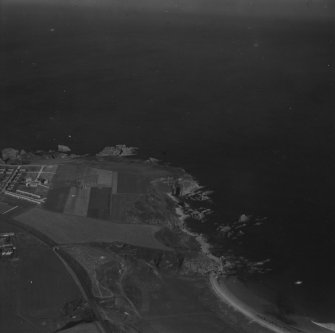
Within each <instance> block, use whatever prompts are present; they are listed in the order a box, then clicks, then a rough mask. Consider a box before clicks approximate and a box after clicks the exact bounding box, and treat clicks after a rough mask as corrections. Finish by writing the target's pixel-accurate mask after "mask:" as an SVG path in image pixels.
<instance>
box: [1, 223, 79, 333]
mask: <svg viewBox="0 0 335 333" xmlns="http://www.w3.org/2000/svg"><path fill="white" fill-rule="evenodd" d="M9 231H11V232H15V234H16V246H17V254H18V258H17V259H15V260H14V261H8V260H4V259H1V260H0V281H1V284H0V298H1V303H0V332H3V333H49V332H52V331H55V330H56V329H58V328H60V327H61V326H62V325H63V324H64V322H65V319H64V317H63V314H62V308H63V306H64V305H65V303H67V302H69V301H72V300H74V299H78V298H80V297H81V294H80V292H79V290H78V288H77V286H76V284H75V283H74V281H73V280H72V278H71V276H70V275H69V274H68V272H67V271H66V270H65V268H64V266H63V265H62V263H61V262H60V261H59V260H58V258H57V257H56V256H55V255H54V253H53V252H52V250H51V249H49V248H48V247H47V246H45V245H44V244H43V243H41V242H40V241H38V240H37V239H36V238H34V237H32V236H30V235H29V234H27V233H25V232H24V231H23V230H21V229H19V228H17V227H15V226H13V225H12V224H10V223H7V222H6V221H4V219H3V218H1V219H0V232H9Z"/></svg>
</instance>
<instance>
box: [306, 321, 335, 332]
mask: <svg viewBox="0 0 335 333" xmlns="http://www.w3.org/2000/svg"><path fill="white" fill-rule="evenodd" d="M312 323H313V324H315V325H317V326H320V327H323V328H325V329H327V330H329V331H332V332H335V324H334V323H318V322H316V321H313V320H312Z"/></svg>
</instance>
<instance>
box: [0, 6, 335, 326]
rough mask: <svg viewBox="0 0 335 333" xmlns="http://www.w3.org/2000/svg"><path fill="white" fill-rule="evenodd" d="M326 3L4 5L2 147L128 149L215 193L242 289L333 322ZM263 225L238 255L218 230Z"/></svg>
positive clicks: (206, 230) (222, 248) (331, 65)
mask: <svg viewBox="0 0 335 333" xmlns="http://www.w3.org/2000/svg"><path fill="white" fill-rule="evenodd" d="M334 16H335V3H334V1H332V0H328V1H327V0H324V1H323V0H314V1H311V0H310V1H309V0H306V1H303V0H291V1H286V0H268V1H262V0H250V1H247V0H234V1H233V0H222V1H217V0H207V1H204V0H194V1H191V0H168V1H164V2H163V1H161V0H156V1H154V0H138V1H133V0H126V1H118V0H110V1H107V0H95V1H94V0H85V1H84V0H83V1H76V0H69V1H62V0H59V1H57V0H45V1H38V0H25V1H23V0H21V1H20V0H2V1H1V2H0V24H1V25H0V77H1V80H0V87H1V90H0V111H1V112H0V124H1V127H0V146H1V147H0V148H4V147H14V148H18V149H25V150H26V151H35V150H39V149H42V150H49V149H55V148H56V147H57V145H58V144H63V145H68V146H70V147H71V148H72V150H73V152H75V153H79V154H84V153H90V154H95V153H97V152H98V151H100V150H101V149H102V148H103V147H105V146H110V145H114V144H127V145H130V146H136V147H139V157H140V158H148V157H154V158H157V159H159V160H161V161H162V163H168V164H170V165H173V166H179V167H182V168H184V169H185V170H186V171H187V172H189V173H190V174H192V175H193V176H194V177H195V178H196V179H197V180H198V181H199V183H200V184H201V185H203V186H204V187H205V188H206V189H208V190H211V191H213V194H212V195H211V198H212V201H213V203H212V206H211V208H212V210H213V213H212V214H211V215H209V216H208V217H207V219H206V221H196V220H194V221H191V222H190V223H189V228H191V229H192V230H193V231H195V232H197V233H201V234H203V235H204V236H205V237H206V238H207V239H208V241H209V242H210V244H211V245H212V249H213V251H214V252H215V253H216V254H217V255H224V254H226V253H231V254H234V255H235V256H238V257H243V258H246V259H248V260H252V261H255V262H256V261H262V260H268V261H267V264H266V267H267V268H268V269H267V270H266V271H265V272H263V273H259V274H254V275H252V276H250V277H249V280H248V283H249V286H250V288H254V289H255V292H258V293H261V294H263V295H264V297H268V298H269V299H271V300H272V301H273V302H274V303H275V304H277V305H278V307H279V308H280V309H282V313H283V314H289V313H297V314H300V315H304V316H308V317H309V318H311V319H313V320H316V321H319V322H334V321H335V282H334V281H335V221H334V217H335V211H334V207H335V206H334V199H335V193H334V185H335V184H334V167H335V154H334V148H335V146H334V144H335V141H334V133H335V132H334V129H335V128H334V124H335V113H334V112H335V101H334V98H335V89H334V88H335V23H334V22H335V20H334ZM241 215H245V216H247V217H248V219H250V220H253V221H256V220H257V221H262V222H261V223H259V224H258V225H257V226H253V227H250V228H247V229H246V230H245V232H243V235H241V237H239V238H238V239H237V240H236V241H234V240H231V241H229V242H227V241H226V239H225V237H223V234H222V232H220V229H222V227H224V226H231V225H233V224H234V223H235V222H236V221H238V220H239V218H240V216H241Z"/></svg>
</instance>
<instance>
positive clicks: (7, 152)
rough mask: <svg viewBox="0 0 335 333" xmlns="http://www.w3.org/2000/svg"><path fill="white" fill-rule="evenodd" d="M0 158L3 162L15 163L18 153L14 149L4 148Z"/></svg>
mask: <svg viewBox="0 0 335 333" xmlns="http://www.w3.org/2000/svg"><path fill="white" fill-rule="evenodd" d="M1 156H2V159H3V160H4V161H5V162H8V161H16V160H17V159H18V158H19V151H18V150H17V149H14V148H5V149H2V151H1Z"/></svg>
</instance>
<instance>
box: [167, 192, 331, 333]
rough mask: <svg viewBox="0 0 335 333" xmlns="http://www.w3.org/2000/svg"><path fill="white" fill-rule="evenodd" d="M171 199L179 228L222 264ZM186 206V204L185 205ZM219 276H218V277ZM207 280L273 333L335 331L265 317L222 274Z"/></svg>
mask: <svg viewBox="0 0 335 333" xmlns="http://www.w3.org/2000/svg"><path fill="white" fill-rule="evenodd" d="M194 188H195V189H196V190H197V191H199V189H201V187H200V186H194ZM169 196H170V198H171V199H172V200H174V201H175V202H176V203H177V207H176V209H175V211H176V214H177V216H178V218H179V221H180V226H179V227H180V229H181V230H182V231H183V232H185V233H187V234H188V235H191V236H193V237H195V239H196V240H197V241H198V243H199V245H200V247H201V250H202V252H203V253H204V254H205V255H207V257H209V258H210V259H212V260H213V261H214V262H216V264H217V265H218V266H220V265H221V264H222V262H221V260H220V258H218V257H216V256H214V255H213V254H212V253H211V252H210V244H209V243H208V242H207V240H206V239H205V237H203V236H202V235H199V234H197V233H194V232H192V231H190V230H189V229H188V228H187V226H186V219H187V218H188V217H189V214H188V213H187V209H186V210H185V209H184V207H182V206H181V205H179V203H180V201H179V200H178V198H176V197H175V196H173V195H171V194H170V195H169ZM186 206H187V205H186ZM218 276H220V277H218ZM209 281H210V286H211V288H212V290H213V292H214V293H215V294H216V295H217V297H218V298H219V299H221V300H222V301H223V302H224V303H226V304H227V305H228V306H230V307H232V308H233V309H234V310H236V311H238V312H240V313H241V314H243V315H244V316H245V317H246V318H247V319H249V321H251V322H254V323H257V324H258V325H259V326H262V327H264V328H266V329H268V330H269V331H271V332H274V333H293V332H325V330H324V329H328V330H331V331H334V332H335V328H334V326H335V325H334V324H321V323H316V322H313V324H315V325H318V326H319V327H322V329H321V328H318V329H316V330H315V329H313V328H312V327H310V326H311V325H308V327H306V326H305V327H304V328H305V329H306V330H304V329H303V330H301V329H300V328H298V327H294V326H287V325H286V324H285V323H283V322H281V321H279V320H276V319H274V318H272V317H267V316H265V315H264V314H262V313H260V312H259V311H257V310H255V309H253V308H252V307H251V306H249V305H247V304H246V303H244V302H243V301H242V300H240V299H239V298H238V297H236V296H235V295H234V294H233V292H231V291H230V290H229V287H228V286H227V285H226V283H225V277H224V275H218V274H217V273H216V272H212V273H210V275H209Z"/></svg>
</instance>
